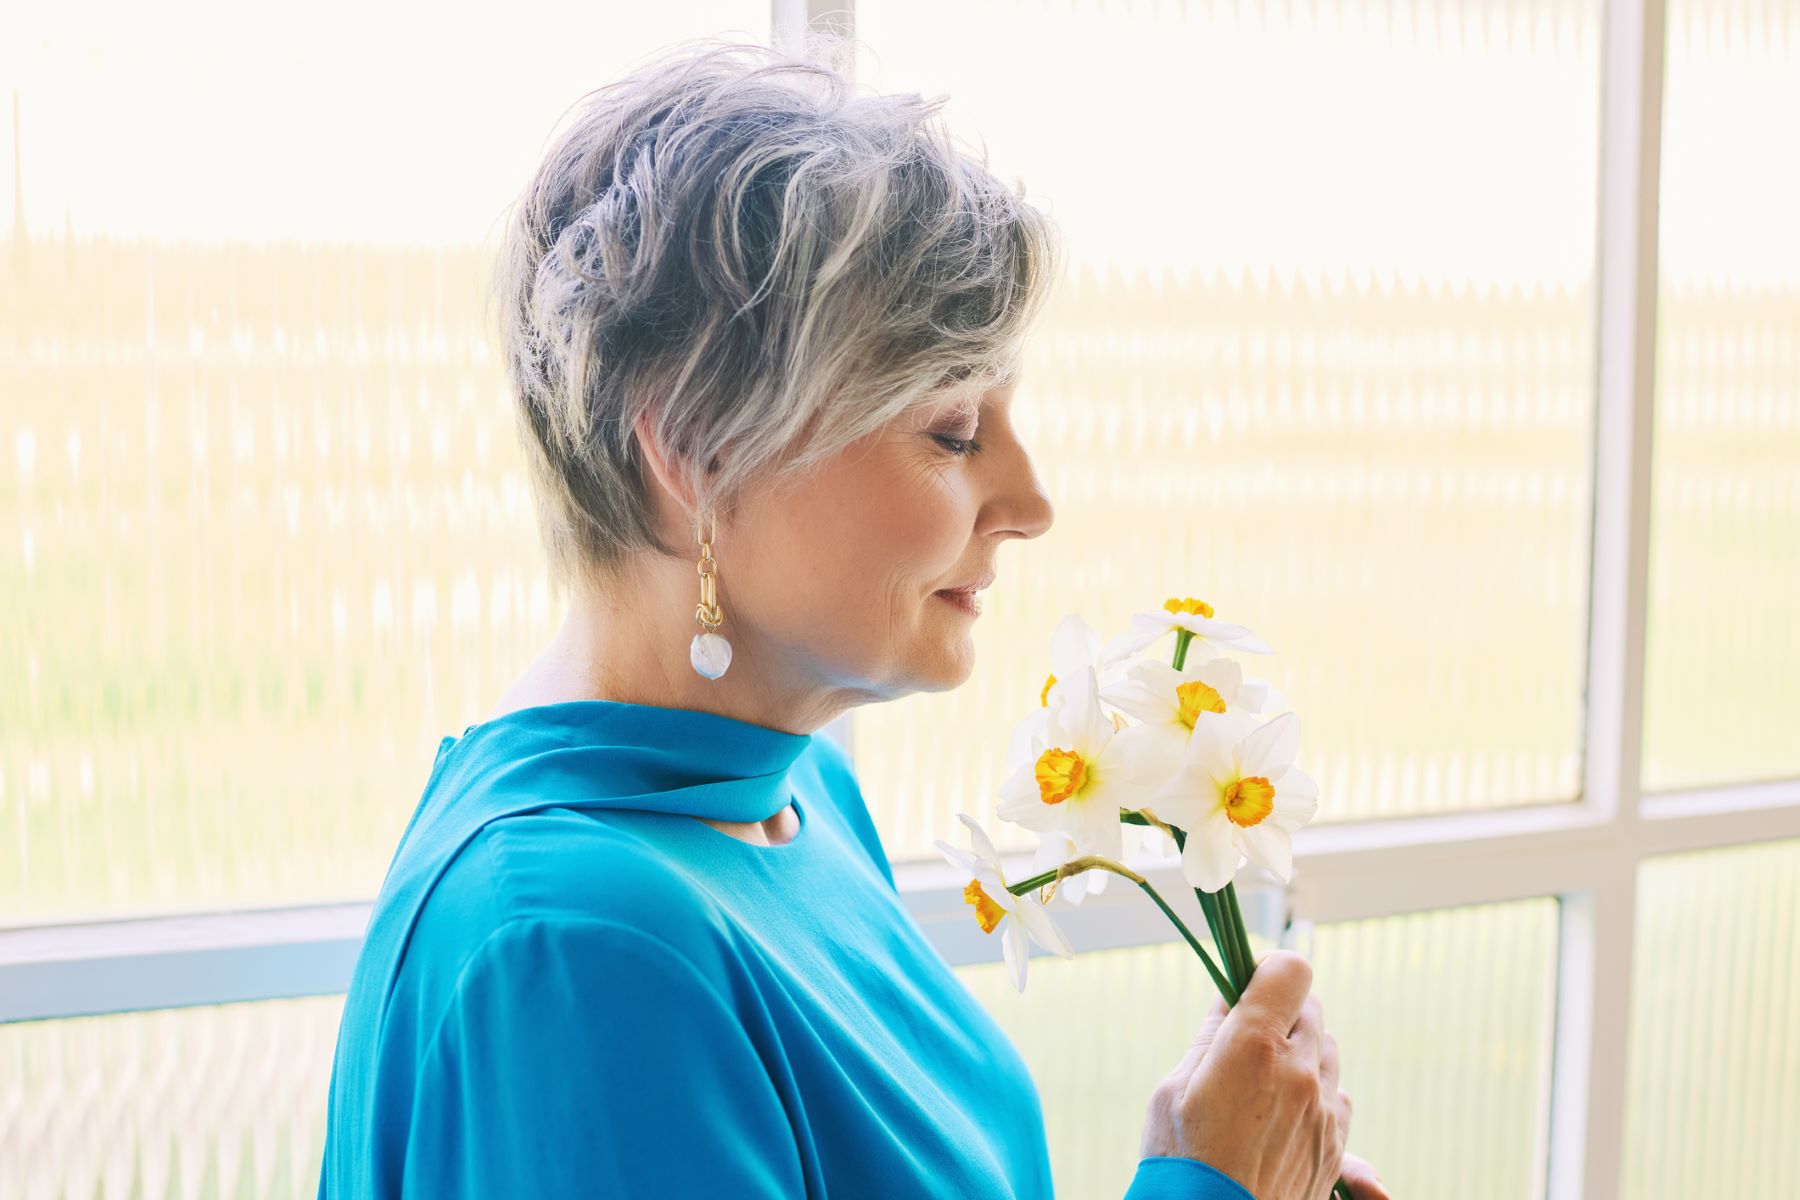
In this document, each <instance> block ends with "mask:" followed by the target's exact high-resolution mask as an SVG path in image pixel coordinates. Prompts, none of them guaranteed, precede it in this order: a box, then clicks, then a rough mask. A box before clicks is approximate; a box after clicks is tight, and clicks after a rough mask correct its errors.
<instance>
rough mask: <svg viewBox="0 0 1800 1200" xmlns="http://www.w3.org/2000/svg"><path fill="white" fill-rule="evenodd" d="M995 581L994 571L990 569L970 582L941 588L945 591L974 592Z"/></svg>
mask: <svg viewBox="0 0 1800 1200" xmlns="http://www.w3.org/2000/svg"><path fill="white" fill-rule="evenodd" d="M993 582H994V573H993V572H992V571H989V572H987V573H986V574H984V575H982V576H981V577H980V578H978V579H972V580H970V581H969V582H968V583H961V584H958V585H957V586H955V587H947V588H940V589H939V590H940V591H945V592H968V593H971V594H972V593H975V592H978V591H980V590H981V589H982V588H984V587H987V586H989V585H990V584H992V583H993Z"/></svg>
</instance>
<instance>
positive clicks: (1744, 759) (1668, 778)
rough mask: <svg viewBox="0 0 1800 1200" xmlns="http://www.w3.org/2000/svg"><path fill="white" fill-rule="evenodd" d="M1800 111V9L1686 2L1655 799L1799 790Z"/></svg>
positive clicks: (1666, 114)
mask: <svg viewBox="0 0 1800 1200" xmlns="http://www.w3.org/2000/svg"><path fill="white" fill-rule="evenodd" d="M1797 113H1800V5H1795V4H1793V3H1791V2H1790V3H1777V4H1745V3H1739V2H1737V0H1670V3H1669V10H1668V84H1667V96H1666V98H1665V100H1664V104H1663V156H1662V216H1661V255H1662V258H1661V264H1660V270H1659V279H1660V289H1659V291H1660V295H1659V297H1658V305H1659V307H1658V313H1657V327H1658V347H1657V402H1656V458H1655V464H1654V468H1653V487H1654V489H1655V494H1654V495H1655V498H1654V507H1653V510H1652V525H1651V533H1652V542H1651V555H1650V610H1649V647H1648V652H1647V657H1646V660H1645V667H1644V670H1645V680H1644V686H1645V695H1644V705H1645V712H1644V723H1645V729H1644V783H1645V786H1646V787H1650V788H1656V789H1668V788H1677V787H1683V786H1690V785H1695V784H1719V783H1731V782H1738V781H1745V780H1755V779H1769V778H1776V777H1785V776H1791V775H1796V774H1800V737H1795V736H1794V730H1795V728H1796V727H1800V684H1796V682H1795V681H1796V680H1797V679H1800V620H1797V619H1796V618H1795V614H1796V613H1800V238H1796V237H1795V236H1794V214H1795V213H1800V155H1796V154H1795V153H1794V149H1793V147H1794V122H1795V114H1797ZM1778 148H1780V149H1778Z"/></svg>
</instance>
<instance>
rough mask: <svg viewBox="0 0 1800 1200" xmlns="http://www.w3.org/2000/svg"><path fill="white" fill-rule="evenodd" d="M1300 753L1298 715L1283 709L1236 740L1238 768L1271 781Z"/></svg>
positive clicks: (1246, 773) (1290, 764) (1291, 763)
mask: <svg viewBox="0 0 1800 1200" xmlns="http://www.w3.org/2000/svg"><path fill="white" fill-rule="evenodd" d="M1299 753H1300V718H1299V717H1298V716H1297V715H1295V714H1294V713H1291V712H1284V713H1282V714H1281V715H1280V716H1279V717H1276V718H1274V719H1273V720H1271V721H1270V722H1269V723H1268V724H1266V725H1261V726H1258V727H1257V729H1256V730H1255V732H1253V733H1251V734H1250V736H1248V737H1246V738H1245V739H1244V740H1243V741H1242V742H1240V743H1238V748H1237V757H1238V766H1239V769H1240V770H1242V772H1243V773H1244V774H1245V775H1260V776H1262V777H1263V778H1264V779H1268V780H1271V781H1273V780H1274V778H1275V776H1277V775H1279V774H1281V773H1282V772H1283V771H1285V770H1287V769H1288V768H1289V767H1290V766H1292V765H1293V762H1294V756H1295V755H1296V754H1299Z"/></svg>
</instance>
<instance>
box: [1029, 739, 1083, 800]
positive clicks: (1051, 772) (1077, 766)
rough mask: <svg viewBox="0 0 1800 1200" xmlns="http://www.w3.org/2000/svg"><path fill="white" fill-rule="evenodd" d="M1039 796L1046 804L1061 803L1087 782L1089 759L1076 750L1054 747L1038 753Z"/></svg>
mask: <svg viewBox="0 0 1800 1200" xmlns="http://www.w3.org/2000/svg"><path fill="white" fill-rule="evenodd" d="M1036 774H1037V785H1038V798H1039V799H1040V800H1042V801H1043V802H1044V803H1045V804H1061V803H1062V802H1063V801H1064V800H1067V799H1068V798H1069V797H1070V796H1073V795H1074V794H1075V793H1076V792H1079V791H1080V790H1081V789H1082V786H1083V785H1084V784H1086V782H1087V760H1086V759H1084V758H1082V757H1081V755H1080V754H1079V753H1077V752H1076V751H1074V750H1064V749H1062V748H1061V747H1060V746H1056V747H1052V748H1051V749H1049V750H1046V751H1044V752H1043V753H1042V754H1040V755H1038V760H1037V770H1036Z"/></svg>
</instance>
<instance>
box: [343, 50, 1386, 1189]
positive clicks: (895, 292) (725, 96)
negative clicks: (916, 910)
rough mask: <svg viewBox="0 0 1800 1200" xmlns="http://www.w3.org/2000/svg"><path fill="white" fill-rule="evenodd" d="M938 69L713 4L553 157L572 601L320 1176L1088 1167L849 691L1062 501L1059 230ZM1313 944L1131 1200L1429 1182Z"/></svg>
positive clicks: (539, 232)
mask: <svg viewBox="0 0 1800 1200" xmlns="http://www.w3.org/2000/svg"><path fill="white" fill-rule="evenodd" d="M936 107H937V102H936V101H925V100H921V99H920V98H919V97H917V96H912V95H901V96H871V95H862V94H857V93H856V92H855V91H854V90H853V89H851V88H849V87H848V85H847V84H846V82H845V80H844V78H843V77H842V76H841V75H839V74H837V73H836V72H834V71H832V70H830V69H829V68H827V67H825V66H821V65H815V64H813V63H810V62H806V61H800V60H793V59H787V58H785V57H783V56H781V55H779V54H777V53H775V52H772V51H768V50H765V49H762V48H759V47H750V46H734V45H731V44H729V43H725V44H720V43H703V44H700V45H698V46H696V45H694V44H689V45H686V46H683V47H681V48H679V51H678V53H676V54H674V55H669V56H665V57H664V58H662V59H660V60H658V61H656V62H654V63H652V64H651V65H650V66H648V67H645V68H644V69H642V70H640V71H639V72H637V73H636V74H634V75H632V76H630V77H628V78H626V79H624V80H622V81H621V82H619V83H616V84H614V85H612V86H609V87H606V88H602V89H600V90H599V91H597V92H595V93H593V94H592V95H591V96H590V97H588V99H587V102H586V103H585V104H584V105H583V106H582V107H581V108H580V110H579V115H578V117H577V119H576V120H575V121H573V122H572V123H571V124H570V125H569V126H568V128H567V129H566V130H565V131H564V132H562V133H561V134H560V136H559V137H558V139H557V140H556V141H555V143H554V145H553V146H552V148H551V149H550V151H549V153H548V156H547V158H546V159H545V161H544V163H543V165H542V167H541V169H540V170H539V171H538V173H537V175H536V177H535V178H533V179H532V181H531V183H530V184H529V186H528V187H527V188H526V190H525V192H524V193H523V194H522V196H521V197H520V199H519V202H518V204H517V206H516V209H515V212H514V216H513V220H512V222H511V225H510V228H509V232H508V241H507V244H506V247H505V250H504V252H503V254H502V257H501V261H500V264H499V269H498V271H497V274H496V280H495V281H496V286H497V290H498V293H499V295H500V297H501V300H502V306H501V309H502V323H503V332H504V336H505V349H506V361H507V367H508V370H509V373H510V376H511V381H512V385H513V387H514V389H515V391H516V395H517V400H518V412H519V416H520V430H521V435H522V437H523V440H524V444H525V447H526V450H527V453H528V455H529V458H530V462H531V468H532V474H533V483H534V486H535V488H536V494H537V500H538V508H539V521H540V525H541V528H542V530H543V533H544V537H545V542H546V546H547V548H548V551H549V556H550V560H551V563H552V566H553V568H554V570H555V572H556V575H557V578H558V580H559V582H560V585H561V586H562V587H563V588H564V589H565V591H566V594H567V596H568V602H569V603H568V610H567V617H566V620H565V622H564V624H563V626H562V628H561V630H560V632H559V633H558V634H557V636H556V638H555V639H554V641H553V642H552V643H551V644H550V646H549V647H548V648H547V649H546V650H545V651H544V653H543V654H542V656H541V657H539V658H538V659H537V660H536V661H535V662H534V663H533V664H532V665H531V666H530V667H529V668H528V669H527V670H526V671H525V672H524V674H523V675H522V676H521V677H520V678H519V679H518V681H517V682H516V683H514V684H513V685H512V687H511V688H510V689H509V690H508V691H507V692H506V693H505V695H504V696H502V697H501V699H500V701H499V703H498V705H497V706H496V707H495V709H494V710H493V711H492V712H491V713H489V714H488V716H487V718H486V719H485V720H483V721H481V722H480V723H478V724H474V725H470V726H469V727H467V728H466V729H465V730H464V731H463V733H462V734H461V735H460V736H456V737H445V738H444V739H443V740H442V742H441V744H440V745H439V748H438V753H437V761H436V763H435V765H434V766H433V768H432V771H431V774H430V778H429V780H428V781H427V783H426V785H425V791H424V795H423V796H422V797H421V799H420V801H419V805H418V809H417V811H416V812H415V813H414V815H413V818H412V821H411V823H410V824H409V825H408V827H407V830H406V833H405V836H404V837H403V839H402V841H401V843H400V846H399V849H398V851H397V852H396V854H395V856H394V859H393V862H392V865H391V866H390V868H389V871H388V875H387V878H386V881H385V882H384V884H383V887H382V890H381V894H380V897H379V899H378V901H377V903H376V906H375V910H374V915H373V918H372V920H371V923H370V926H369V929H368V935H367V938H366V941H365V943H364V946H363V949H362V954H361V957H360V958H359V960H358V962H357V964H356V970H355V975H354V979H353V982H352V985H351V988H350V994H349V997H348V999H347V1002H346V1004H345V1008H344V1015H343V1022H342V1026H341V1029H340V1032H339V1037H338V1045H337V1058H336V1062H335V1064H334V1067H333V1071H332V1083H331V1096H330V1119H329V1127H328V1131H327V1141H326V1146H325V1161H324V1172H323V1177H322V1179H321V1181H320V1189H319V1194H320V1196H321V1197H332V1198H334V1200H353V1198H360V1197H372V1196H418V1197H430V1198H432V1200H450V1198H453V1197H486V1198H508V1197H577V1196H583V1197H587V1196H606V1197H620V1198H624V1197H646V1198H648V1197H720V1198H724V1197H730V1198H731V1200H765V1198H766V1200H774V1198H776V1197H783V1198H794V1197H825V1196H828V1195H829V1196H832V1197H839V1198H842V1200H870V1198H878V1197H885V1196H892V1197H902V1196H904V1197H908V1198H909V1200H911V1198H913V1197H920V1196H942V1197H957V1198H973V1200H988V1198H1000V1197H1023V1198H1030V1200H1044V1198H1048V1197H1049V1196H1050V1195H1051V1178H1050V1162H1049V1156H1048V1150H1047V1146H1046V1144H1045V1136H1044V1125H1043V1114H1042V1110H1041V1108H1040V1105H1039V1097H1038V1093H1037V1091H1036V1088H1035V1086H1034V1085H1033V1083H1032V1079H1031V1076H1030V1075H1029V1074H1028V1073H1027V1070H1026V1066H1025V1064H1024V1062H1023V1061H1021V1059H1020V1058H1019V1056H1018V1054H1017V1053H1016V1052H1015V1050H1014V1048H1013V1047H1012V1045H1011V1044H1010V1042H1009V1041H1008V1040H1007V1038H1006V1036H1005V1035H1004V1033H1003V1032H1002V1031H1001V1030H1000V1029H999V1028H998V1027H997V1026H996V1025H995V1023H994V1022H993V1020H992V1019H991V1018H990V1017H989V1016H988V1015H987V1014H986V1012H985V1011H984V1010H983V1009H982V1008H981V1007H980V1005H979V1004H978V1003H977V1002H976V1001H975V1000H974V998H973V997H972V995H971V994H970V993H969V992H968V990H967V989H966V988H965V987H964V986H963V985H962V983H961V981H960V980H958V979H957V977H956V976H955V975H954V974H953V973H952V972H951V971H950V969H949V968H948V966H947V965H946V964H945V962H944V960H943V959H942V958H941V957H940V956H939V955H938V954H937V953H936V952H935V951H934V950H933V948H932V947H931V945H930V944H929V943H928V942H927V941H926V940H925V938H924V937H923V936H922V934H921V932H920V930H919V929H918V927H917V926H916V925H915V924H914V922H913V921H912V920H911V918H910V917H909V915H908V913H907V911H906V909H905V908H904V907H903V906H902V904H901V902H900V900H899V898H898V897H897V895H896V894H895V891H894V887H893V876H892V874H891V872H890V870H889V865H888V860H887V857H886V855H885V853H884V852H883V849H882V844H881V840H880V838H879V836H878V835H877V833H876V830H875V827H874V825H873V824H872V822H871V821H870V818H869V813H868V810H867V808H866V807H865V805H864V802H863V798H862V794H861V792H860V791H859V790H858V786H857V781H856V778H855V775H854V774H853V773H852V771H851V767H850V763H849V761H848V759H847V757H846V756H845V754H844V753H843V752H842V750H841V749H839V748H838V746H837V745H836V743H835V742H834V741H833V740H832V739H831V738H830V737H829V736H826V735H824V734H821V733H818V732H817V731H818V730H819V729H820V728H821V727H822V726H824V725H825V724H826V723H827V722H829V721H831V720H832V719H833V718H834V717H836V716H838V715H839V714H841V713H843V712H845V711H846V710H847V709H849V708H851V707H852V706H854V705H858V704H865V703H868V702H870V701H876V700H887V699H891V698H893V697H896V696H903V695H906V694H908V693H910V692H915V691H920V690H926V691H941V690H944V689H947V688H951V687H955V686H956V685H957V684H959V683H961V682H962V681H963V680H965V679H966V678H967V677H968V675H969V671H970V667H971V655H972V649H971V644H970V639H969V632H970V626H971V623H972V621H973V620H974V619H975V617H974V616H973V615H972V614H973V611H974V608H973V605H971V604H970V602H969V597H971V596H972V595H973V593H975V592H977V591H979V590H980V589H981V588H983V587H986V586H987V585H988V584H989V583H990V582H992V580H993V578H994V572H995V570H996V566H997V562H998V552H999V549H1000V545H1001V543H1003V542H1004V541H1006V540H1007V539H1008V538H1029V537H1036V536H1038V535H1039V534H1041V533H1043V532H1044V531H1045V530H1046V529H1048V528H1049V527H1050V524H1051V518H1052V512H1051V506H1050V502H1049V500H1048V499H1047V498H1046V497H1045V495H1044V493H1043V491H1042V489H1041V488H1040V487H1039V484H1038V481H1037V478H1036V477H1035V475H1034V474H1033V472H1032V466H1031V462H1030V460H1029V458H1028V457H1027V454H1026V451H1025V448H1024V446H1023V445H1021V444H1020V442H1019V440H1018V438H1017V437H1016V436H1015V434H1014V431H1013V427H1012V424H1011V419H1010V415H1009V414H1010V410H1011V406H1012V405H1013V403H1014V398H1015V388H1016V386H1017V383H1018V376H1017V373H1016V370H1015V366H1016V362H1017V359H1018V353H1019V349H1020V346H1021V341H1022V339H1023V337H1024V336H1025V334H1026V332H1027V329H1028V327H1029V325H1030V323H1031V321H1032V320H1033V318H1034V316H1035V314H1036V312H1037V310H1038V307H1039V304H1040V301H1041V299H1042V297H1043V294H1044V290H1045V288H1046V286H1047V284H1048V282H1049V280H1050V278H1051V274H1050V272H1051V268H1052V266H1053V265H1054V263H1055V261H1056V258H1055V253H1056V252H1055V249H1054V246H1055V243H1054V240H1053V237H1052V232H1051V228H1050V226H1049V224H1048V223H1047V221H1046V219H1045V217H1044V215H1043V214H1041V213H1039V212H1038V211H1036V210H1034V209H1033V208H1031V207H1030V206H1028V205H1026V204H1025V203H1024V202H1023V200H1022V198H1021V197H1020V196H1019V195H1016V194H1014V193H1013V192H1012V191H1010V190H1009V189H1008V188H1006V187H1005V186H1002V185H1001V184H1000V182H999V181H998V180H996V179H995V178H994V177H993V176H992V175H991V174H989V173H988V171H987V170H986V165H985V163H984V162H977V161H975V160H974V159H972V158H971V157H968V156H966V155H965V154H964V153H963V152H961V151H960V150H959V149H958V148H957V144H956V143H955V141H954V140H953V139H952V138H951V136H950V135H949V134H948V133H947V132H946V131H945V130H944V128H943V127H942V125H941V123H940V121H939V119H938V117H937V114H936V111H935V110H936ZM1310 982H1311V975H1310V971H1309V969H1308V967H1307V964H1306V963H1305V961H1304V960H1302V959H1300V958H1298V957H1297V956H1294V955H1291V954H1285V953H1276V954H1272V955H1270V956H1267V957H1266V958H1265V959H1264V960H1263V962H1262V966H1261V969H1260V970H1259V971H1258V972H1257V974H1256V979H1255V982H1254V983H1253V985H1252V986H1251V988H1250V989H1249V991H1248V992H1247V993H1246V995H1245V996H1244V998H1243V1000H1242V1002H1241V1004H1240V1005H1239V1006H1238V1007H1237V1008H1236V1009H1234V1010H1232V1011H1231V1012H1230V1014H1229V1015H1226V1013H1225V1010H1224V1008H1223V1007H1222V1005H1221V1006H1217V1007H1215V1009H1214V1011H1213V1013H1212V1014H1211V1015H1210V1016H1209V1017H1208V1019H1207V1020H1206V1022H1205V1024H1204V1025H1203V1027H1202V1029H1201V1030H1200V1032H1199V1034H1198V1036H1196V1038H1195V1039H1194V1041H1193V1043H1192V1045H1191V1047H1190V1048H1189V1050H1188V1052H1187V1054H1186V1055H1185V1056H1184V1057H1183V1058H1182V1060H1181V1062H1180V1063H1178V1064H1177V1065H1176V1066H1175V1067H1174V1068H1173V1069H1172V1070H1171V1071H1170V1072H1169V1075H1168V1076H1167V1078H1166V1079H1164V1080H1163V1082H1162V1083H1161V1084H1160V1085H1159V1086H1158V1087H1157V1089H1156V1090H1155V1092H1154V1094H1153V1095H1152V1096H1151V1097H1150V1098H1149V1105H1148V1116H1147V1120H1146V1124H1145V1129H1144V1138H1143V1143H1142V1150H1143V1158H1142V1161H1140V1162H1139V1163H1138V1167H1137V1172H1136V1175H1135V1176H1134V1178H1133V1181H1132V1183H1131V1185H1130V1190H1129V1191H1128V1192H1127V1195H1128V1196H1129V1197H1130V1198H1131V1200H1153V1198H1158V1200H1165V1198H1166V1200H1174V1198H1176V1197H1184V1198H1188V1200H1202V1198H1204V1200H1215V1198H1217V1200H1227V1198H1229V1200H1250V1198H1254V1200H1319V1198H1321V1197H1324V1196H1325V1195H1326V1194H1327V1192H1328V1191H1329V1189H1330V1186H1331V1183H1332V1181H1333V1180H1334V1179H1335V1178H1336V1177H1337V1175H1338V1173H1339V1171H1340V1170H1346V1171H1348V1172H1349V1173H1350V1174H1351V1177H1352V1178H1353V1179H1354V1180H1356V1181H1357V1182H1358V1186H1359V1189H1361V1190H1359V1195H1362V1196H1383V1195H1385V1193H1384V1192H1382V1191H1381V1190H1380V1189H1379V1187H1378V1186H1377V1185H1376V1184H1374V1182H1373V1180H1372V1176H1369V1175H1368V1173H1367V1171H1366V1166H1365V1165H1364V1164H1360V1163H1358V1162H1356V1161H1355V1160H1349V1163H1350V1165H1349V1166H1348V1167H1346V1166H1345V1165H1344V1164H1345V1161H1346V1160H1345V1156H1344V1155H1343V1153H1342V1150H1343V1144H1344V1137H1345V1131H1346V1128H1347V1125H1348V1120H1349V1105H1348V1101H1347V1100H1345V1099H1344V1098H1343V1096H1342V1094H1341V1093H1340V1092H1339V1091H1338V1089H1337V1055H1336V1048H1335V1045H1334V1044H1333V1042H1332V1039H1331V1038H1330V1037H1329V1035H1327V1034H1326V1033H1325V1032H1324V1030H1323V1029H1322V1027H1321V1025H1320V1008H1319V1004H1318V1001H1317V999H1316V998H1311V997H1309V996H1308V995H1307V992H1308V989H1309V987H1310ZM1365 1178H1367V1179H1368V1182H1367V1183H1366V1184H1365V1183H1363V1182H1362V1180H1363V1179H1365ZM1082 1200H1085V1198H1082Z"/></svg>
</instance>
